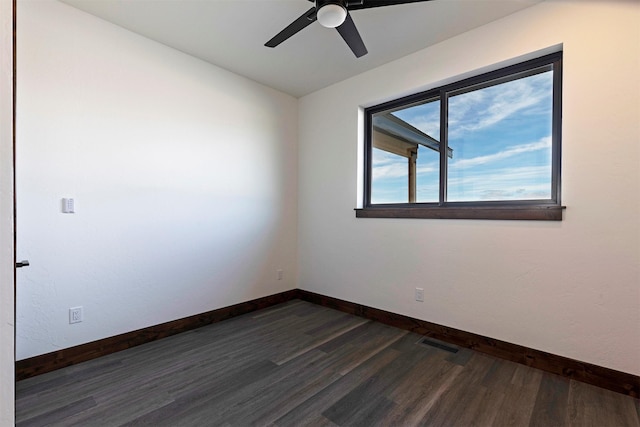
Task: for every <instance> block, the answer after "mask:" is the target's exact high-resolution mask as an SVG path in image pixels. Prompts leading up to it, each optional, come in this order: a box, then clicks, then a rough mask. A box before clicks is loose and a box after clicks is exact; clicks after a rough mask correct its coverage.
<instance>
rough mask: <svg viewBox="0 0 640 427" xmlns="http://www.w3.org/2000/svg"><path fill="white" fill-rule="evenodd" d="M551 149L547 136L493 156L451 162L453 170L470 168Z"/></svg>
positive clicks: (549, 138)
mask: <svg viewBox="0 0 640 427" xmlns="http://www.w3.org/2000/svg"><path fill="white" fill-rule="evenodd" d="M550 147H551V137H550V136H545V137H543V138H541V139H540V140H538V141H536V142H532V143H529V144H520V145H514V146H511V147H507V148H506V149H504V150H502V151H499V152H497V153H493V154H487V155H484V156H478V157H472V158H469V159H459V160H455V161H453V162H451V167H452V168H468V167H472V166H478V165H484V164H487V163H491V162H495V161H496V160H504V159H506V158H509V157H512V156H515V155H517V154H521V153H528V152H532V151H538V150H544V149H547V148H550Z"/></svg>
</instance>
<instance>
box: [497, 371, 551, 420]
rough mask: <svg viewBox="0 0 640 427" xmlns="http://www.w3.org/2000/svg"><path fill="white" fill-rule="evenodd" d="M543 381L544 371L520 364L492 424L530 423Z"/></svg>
mask: <svg viewBox="0 0 640 427" xmlns="http://www.w3.org/2000/svg"><path fill="white" fill-rule="evenodd" d="M541 381H542V371H540V370H537V369H532V368H529V367H527V366H524V365H518V367H517V368H516V370H515V372H514V374H513V377H512V378H511V384H509V385H508V386H507V388H506V390H505V392H504V399H503V402H502V405H501V406H500V409H499V410H498V413H497V414H496V417H495V418H494V420H493V423H492V424H493V425H494V426H496V427H503V426H504V427H507V426H526V425H529V422H530V420H531V414H532V412H533V406H534V405H535V402H536V396H537V395H538V390H539V389H540V382H541Z"/></svg>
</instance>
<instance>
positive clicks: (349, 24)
mask: <svg viewBox="0 0 640 427" xmlns="http://www.w3.org/2000/svg"><path fill="white" fill-rule="evenodd" d="M336 30H338V32H339V33H340V35H341V36H342V38H343V39H344V41H345V42H347V44H348V45H349V47H350V48H351V50H352V51H353V54H354V55H355V56H356V58H360V57H361V56H363V55H366V54H367V48H366V47H365V45H364V42H363V41H362V37H360V33H358V29H357V28H356V24H354V23H353V19H351V15H350V14H349V13H348V12H347V18H346V19H345V20H344V22H343V23H342V25H340V26H339V27H336Z"/></svg>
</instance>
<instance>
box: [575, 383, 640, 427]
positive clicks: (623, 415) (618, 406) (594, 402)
mask: <svg viewBox="0 0 640 427" xmlns="http://www.w3.org/2000/svg"><path fill="white" fill-rule="evenodd" d="M622 397H623V398H620V396H619V394H618V393H614V392H612V391H609V390H605V389H602V388H598V387H594V386H592V385H589V384H585V383H581V382H578V381H571V384H570V387H569V398H568V410H567V418H566V420H567V422H566V425H569V426H594V427H596V426H604V425H610V426H629V427H637V426H640V421H639V420H638V413H637V411H636V407H635V404H634V399H633V398H631V397H629V396H622ZM624 397H626V399H625V398H624ZM635 400H637V399H635Z"/></svg>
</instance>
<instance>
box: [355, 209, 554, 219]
mask: <svg viewBox="0 0 640 427" xmlns="http://www.w3.org/2000/svg"><path fill="white" fill-rule="evenodd" d="M565 208H566V207H565V206H556V205H534V206H464V207H439V206H433V207H431V206H428V207H423V206H394V207H389V206H375V207H366V208H362V209H356V210H355V211H356V218H425V219H497V220H536V221H562V211H563V210H564V209H565Z"/></svg>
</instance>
